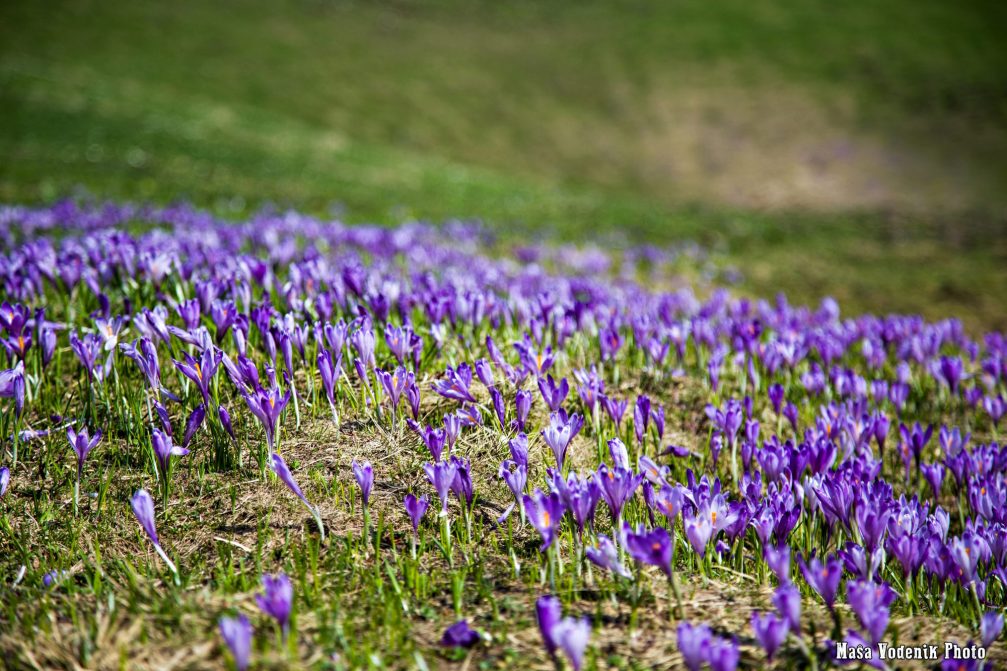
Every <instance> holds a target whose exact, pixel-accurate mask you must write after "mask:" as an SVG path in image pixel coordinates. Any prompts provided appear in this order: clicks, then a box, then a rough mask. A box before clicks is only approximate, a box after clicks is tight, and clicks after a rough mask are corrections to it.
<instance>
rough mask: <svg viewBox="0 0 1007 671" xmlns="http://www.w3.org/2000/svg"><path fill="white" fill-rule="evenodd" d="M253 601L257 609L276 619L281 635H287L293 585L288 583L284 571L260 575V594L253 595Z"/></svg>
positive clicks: (292, 598)
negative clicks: (281, 631)
mask: <svg viewBox="0 0 1007 671" xmlns="http://www.w3.org/2000/svg"><path fill="white" fill-rule="evenodd" d="M255 602H256V603H257V604H258V605H259V609H260V610H261V611H262V612H263V613H265V614H266V615H268V616H270V617H271V618H273V619H274V620H276V622H277V624H279V625H280V628H281V629H282V630H283V636H284V638H286V636H287V628H288V627H289V625H290V611H291V610H292V608H293V605H294V587H293V585H292V584H291V583H290V578H288V577H287V576H286V574H284V573H278V574H276V575H275V576H273V575H263V576H262V594H258V595H256V597H255Z"/></svg>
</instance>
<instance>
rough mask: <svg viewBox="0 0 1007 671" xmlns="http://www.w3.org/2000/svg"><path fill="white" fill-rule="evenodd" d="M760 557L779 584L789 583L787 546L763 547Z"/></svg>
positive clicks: (788, 553)
mask: <svg viewBox="0 0 1007 671" xmlns="http://www.w3.org/2000/svg"><path fill="white" fill-rule="evenodd" d="M762 556H763V557H764V558H765V560H766V565H767V566H769V570H770V571H772V572H773V574H774V575H776V578H777V579H778V580H779V581H780V582H781V583H789V582H790V547H789V546H787V545H779V546H773V545H769V544H767V545H765V546H764V547H763V549H762Z"/></svg>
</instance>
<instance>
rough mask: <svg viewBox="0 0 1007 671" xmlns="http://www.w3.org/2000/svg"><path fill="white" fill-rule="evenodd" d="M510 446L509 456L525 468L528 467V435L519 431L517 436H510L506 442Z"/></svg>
mask: <svg viewBox="0 0 1007 671" xmlns="http://www.w3.org/2000/svg"><path fill="white" fill-rule="evenodd" d="M507 444H508V446H509V447H510V456H511V459H513V460H514V461H515V463H518V464H521V465H522V466H524V467H525V468H526V469H527V468H528V436H526V435H525V434H524V433H519V434H518V435H517V436H515V437H514V438H512V439H511V440H510V441H509V442H508V443H507Z"/></svg>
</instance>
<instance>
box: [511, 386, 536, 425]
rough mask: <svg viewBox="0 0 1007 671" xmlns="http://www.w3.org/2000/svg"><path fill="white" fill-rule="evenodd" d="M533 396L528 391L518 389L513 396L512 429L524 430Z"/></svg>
mask: <svg viewBox="0 0 1007 671" xmlns="http://www.w3.org/2000/svg"><path fill="white" fill-rule="evenodd" d="M533 400H534V396H533V395H532V393H531V392H530V391H525V390H524V389H518V391H517V393H515V394H514V420H513V424H514V428H516V429H517V430H518V431H524V430H525V422H527V421H528V412H529V411H530V410H531V403H532V401H533Z"/></svg>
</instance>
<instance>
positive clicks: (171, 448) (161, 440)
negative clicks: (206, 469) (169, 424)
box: [150, 429, 189, 481]
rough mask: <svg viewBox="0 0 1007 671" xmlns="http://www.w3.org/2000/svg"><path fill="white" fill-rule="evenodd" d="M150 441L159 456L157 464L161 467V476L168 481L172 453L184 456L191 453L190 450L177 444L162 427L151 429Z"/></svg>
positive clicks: (155, 453)
mask: <svg viewBox="0 0 1007 671" xmlns="http://www.w3.org/2000/svg"><path fill="white" fill-rule="evenodd" d="M150 443H151V445H152V446H153V447H154V456H155V457H157V464H158V466H160V468H161V477H162V478H163V479H164V480H165V481H167V479H168V468H169V466H170V465H171V464H170V462H171V457H172V455H174V456H176V457H184V456H185V455H187V454H189V450H187V449H186V448H184V447H180V446H178V445H175V444H174V443H173V442H172V440H171V436H169V435H167V434H166V433H164V432H162V431H161V430H160V429H153V430H152V431H151V437H150Z"/></svg>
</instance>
